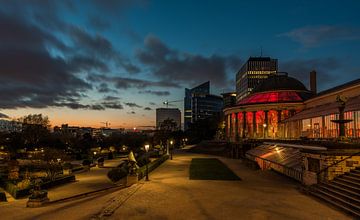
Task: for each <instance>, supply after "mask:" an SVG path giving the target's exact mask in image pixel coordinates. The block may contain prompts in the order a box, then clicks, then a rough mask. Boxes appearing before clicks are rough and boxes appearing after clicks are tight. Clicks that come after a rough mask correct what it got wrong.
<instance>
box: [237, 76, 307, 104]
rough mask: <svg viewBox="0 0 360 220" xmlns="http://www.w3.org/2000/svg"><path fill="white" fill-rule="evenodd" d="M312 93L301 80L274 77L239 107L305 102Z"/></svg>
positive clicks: (258, 87) (254, 91) (259, 87)
mask: <svg viewBox="0 0 360 220" xmlns="http://www.w3.org/2000/svg"><path fill="white" fill-rule="evenodd" d="M311 95H312V93H311V92H310V91H309V90H307V89H306V87H305V86H304V84H302V83H301V82H300V81H299V80H297V79H294V78H292V77H288V76H287V75H273V76H270V77H269V78H268V79H266V80H265V81H264V82H262V83H261V84H260V85H259V86H257V87H256V88H255V89H254V90H253V94H251V95H249V96H248V97H246V98H244V99H242V100H241V101H240V102H239V103H238V104H239V105H251V104H262V103H293V102H303V101H305V100H306V99H308V98H310V97H311Z"/></svg>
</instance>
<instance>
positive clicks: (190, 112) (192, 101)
mask: <svg viewBox="0 0 360 220" xmlns="http://www.w3.org/2000/svg"><path fill="white" fill-rule="evenodd" d="M222 108H223V99H222V97H221V96H216V95H211V94H210V82H209V81H208V82H205V83H203V84H201V85H199V86H197V87H194V88H192V89H187V88H186V89H185V98H184V130H187V129H188V128H189V125H190V124H191V123H193V122H195V121H197V120H199V119H205V118H207V117H210V116H212V115H214V114H215V113H218V112H221V111H222Z"/></svg>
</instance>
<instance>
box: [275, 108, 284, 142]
mask: <svg viewBox="0 0 360 220" xmlns="http://www.w3.org/2000/svg"><path fill="white" fill-rule="evenodd" d="M276 112H277V135H276V136H277V137H278V138H282V137H284V135H283V130H284V129H283V127H284V125H283V124H282V123H281V110H276Z"/></svg>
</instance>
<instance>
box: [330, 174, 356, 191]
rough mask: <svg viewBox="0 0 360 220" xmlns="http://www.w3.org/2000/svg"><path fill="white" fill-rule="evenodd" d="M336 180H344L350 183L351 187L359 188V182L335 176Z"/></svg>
mask: <svg viewBox="0 0 360 220" xmlns="http://www.w3.org/2000/svg"><path fill="white" fill-rule="evenodd" d="M335 180H336V181H341V182H344V183H347V184H349V185H352V186H353V187H355V188H357V189H359V190H360V183H358V182H355V181H352V180H348V179H345V178H339V177H337V178H335Z"/></svg>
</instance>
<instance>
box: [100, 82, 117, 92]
mask: <svg viewBox="0 0 360 220" xmlns="http://www.w3.org/2000/svg"><path fill="white" fill-rule="evenodd" d="M96 89H97V91H98V92H100V93H110V92H116V90H114V89H110V88H109V86H108V84H106V83H100V84H99V86H97V87H96Z"/></svg>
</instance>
